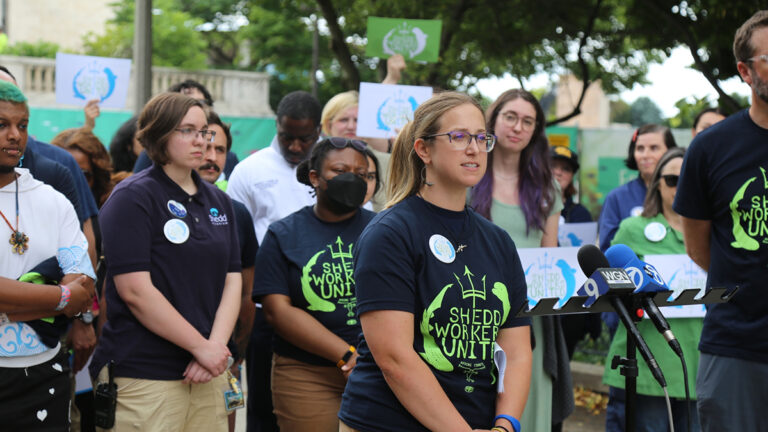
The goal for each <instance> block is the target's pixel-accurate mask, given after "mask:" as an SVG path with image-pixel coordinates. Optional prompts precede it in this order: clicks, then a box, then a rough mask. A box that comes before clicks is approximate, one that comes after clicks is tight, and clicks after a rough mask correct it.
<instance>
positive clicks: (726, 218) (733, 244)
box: [674, 110, 768, 363]
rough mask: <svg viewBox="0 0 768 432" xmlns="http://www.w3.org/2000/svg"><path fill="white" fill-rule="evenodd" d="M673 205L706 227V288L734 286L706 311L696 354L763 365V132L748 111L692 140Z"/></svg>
mask: <svg viewBox="0 0 768 432" xmlns="http://www.w3.org/2000/svg"><path fill="white" fill-rule="evenodd" d="M674 208H675V211H677V212H678V213H680V214H681V215H683V216H685V217H688V218H693V219H704V220H710V221H711V222H712V235H711V240H710V257H711V259H710V267H709V271H708V274H707V288H709V287H734V286H738V287H739V291H738V292H737V293H736V294H735V295H734V296H733V298H732V299H731V300H730V301H729V302H728V303H722V304H716V305H711V306H709V307H708V309H707V316H706V317H705V318H704V329H703V331H702V334H701V343H700V346H699V348H700V350H701V352H705V353H709V354H716V355H721V356H727V357H736V358H741V359H745V360H750V361H757V362H762V363H768V295H767V294H768V291H766V284H765V281H766V280H768V130H766V129H763V128H761V127H759V126H758V125H756V124H755V123H754V122H753V121H752V119H751V118H750V117H749V111H748V110H743V111H740V112H738V113H736V114H734V115H732V116H730V117H728V118H727V119H725V120H723V121H722V122H720V123H718V124H716V125H714V126H713V127H711V128H709V129H707V130H706V131H704V132H702V133H701V134H699V135H698V136H696V138H695V139H694V140H693V142H692V143H691V147H690V148H689V149H688V152H687V153H686V156H685V161H684V162H683V168H682V171H681V176H680V182H679V184H678V187H677V195H676V197H675V204H674Z"/></svg>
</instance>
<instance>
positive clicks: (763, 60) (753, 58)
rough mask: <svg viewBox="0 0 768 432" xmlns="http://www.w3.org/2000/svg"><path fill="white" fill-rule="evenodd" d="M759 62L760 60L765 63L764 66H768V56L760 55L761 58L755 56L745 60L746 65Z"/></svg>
mask: <svg viewBox="0 0 768 432" xmlns="http://www.w3.org/2000/svg"><path fill="white" fill-rule="evenodd" d="M757 60H760V61H762V62H763V64H767V65H768V54H762V55H759V56H754V57H752V58H748V59H746V60H744V63H747V62H752V63H754V62H756V61H757Z"/></svg>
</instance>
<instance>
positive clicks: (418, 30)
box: [365, 17, 443, 63]
mask: <svg viewBox="0 0 768 432" xmlns="http://www.w3.org/2000/svg"><path fill="white" fill-rule="evenodd" d="M442 28H443V23H442V21H440V20H410V19H401V18H378V17H368V46H367V47H366V49H365V54H366V55H367V56H369V57H389V56H391V55H393V54H402V56H403V57H404V58H405V59H406V60H417V61H419V60H420V61H427V62H433V63H434V62H437V57H438V55H439V54H440V31H441V30H442Z"/></svg>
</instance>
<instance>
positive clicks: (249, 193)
mask: <svg viewBox="0 0 768 432" xmlns="http://www.w3.org/2000/svg"><path fill="white" fill-rule="evenodd" d="M321 110H322V108H321V106H320V103H319V102H318V101H317V99H316V98H315V97H314V96H312V95H311V94H309V93H307V92H303V91H296V92H292V93H289V94H288V95H286V96H285V97H284V98H283V99H282V100H281V101H280V104H279V105H278V106H277V135H276V136H275V137H274V138H273V139H272V143H271V144H270V145H269V147H267V148H265V149H263V150H261V151H258V152H256V153H254V154H252V155H250V156H248V157H247V158H246V159H245V160H243V161H241V162H240V163H239V164H238V165H237V166H236V167H235V169H234V171H232V176H231V177H230V179H229V185H228V187H227V193H229V195H230V196H231V197H232V198H234V199H236V200H238V201H240V202H242V203H243V204H245V206H246V208H248V211H249V212H250V213H251V216H253V227H254V229H255V230H256V238H257V239H258V240H259V243H261V240H262V239H263V238H264V234H265V233H266V232H267V227H268V226H269V224H270V223H272V222H274V221H276V220H279V219H282V218H284V217H286V216H288V215H289V214H291V213H293V212H295V211H297V210H299V209H301V208H303V207H305V206H308V205H312V204H314V202H315V198H314V196H313V195H312V189H311V188H309V187H307V186H305V185H303V184H301V183H299V182H298V181H297V180H296V166H297V165H298V164H299V162H301V161H303V160H304V159H306V157H307V155H309V152H310V150H312V146H313V145H314V144H315V142H317V139H318V137H319V136H320V113H321Z"/></svg>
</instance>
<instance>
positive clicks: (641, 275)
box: [605, 244, 683, 358]
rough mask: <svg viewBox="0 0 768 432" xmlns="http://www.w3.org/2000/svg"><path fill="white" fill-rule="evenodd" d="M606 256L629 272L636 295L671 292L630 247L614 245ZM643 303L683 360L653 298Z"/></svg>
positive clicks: (660, 330)
mask: <svg viewBox="0 0 768 432" xmlns="http://www.w3.org/2000/svg"><path fill="white" fill-rule="evenodd" d="M605 256H606V258H608V262H609V263H610V265H612V266H616V267H621V268H623V269H625V270H626V271H627V274H629V276H630V278H632V282H634V284H635V285H636V286H637V289H636V290H635V294H638V293H655V292H659V291H670V289H669V286H668V285H667V284H666V282H664V280H663V279H662V278H661V275H660V274H659V272H658V271H657V270H656V268H655V267H653V266H652V265H650V264H648V263H646V262H643V261H641V260H640V259H639V258H638V257H637V255H636V254H635V253H634V252H633V251H632V249H630V248H629V246H627V245H623V244H616V245H613V246H611V247H609V248H608V250H606V251H605ZM641 302H642V305H643V309H645V312H646V313H647V314H648V317H649V318H650V319H651V321H653V325H654V326H656V330H658V331H659V333H661V335H662V336H664V339H666V340H667V343H668V344H669V346H670V348H672V351H674V352H675V354H677V356H678V357H680V358H682V357H683V348H682V347H681V346H680V342H679V341H678V340H677V338H676V337H675V335H674V333H672V329H671V327H670V326H669V323H668V322H667V320H666V319H665V318H664V315H662V313H661V311H660V310H659V307H658V306H657V305H656V301H655V300H654V299H653V296H651V295H644V296H642V297H641Z"/></svg>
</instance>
